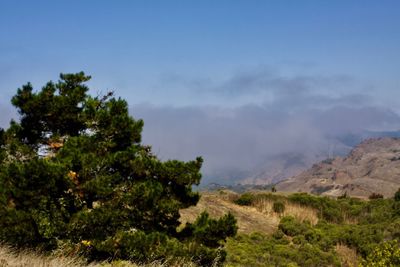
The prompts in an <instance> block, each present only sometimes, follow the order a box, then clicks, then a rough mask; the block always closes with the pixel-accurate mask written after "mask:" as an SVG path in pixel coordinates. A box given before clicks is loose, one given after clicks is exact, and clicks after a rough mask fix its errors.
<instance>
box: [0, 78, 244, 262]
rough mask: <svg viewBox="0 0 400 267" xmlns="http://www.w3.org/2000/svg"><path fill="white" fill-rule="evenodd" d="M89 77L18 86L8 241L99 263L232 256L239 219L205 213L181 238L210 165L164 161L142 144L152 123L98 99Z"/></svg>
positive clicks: (7, 193)
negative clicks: (229, 247) (230, 241)
mask: <svg viewBox="0 0 400 267" xmlns="http://www.w3.org/2000/svg"><path fill="white" fill-rule="evenodd" d="M89 79H90V76H86V75H85V74H84V73H83V72H80V73H76V74H61V75H60V80H59V81H58V82H56V83H54V82H48V83H47V84H46V85H45V86H44V87H43V88H42V89H41V90H40V91H37V92H35V91H34V90H33V87H32V85H31V84H29V83H28V84H26V85H24V86H22V88H20V89H18V91H17V93H16V95H15V96H14V97H13V98H12V104H13V105H14V106H15V107H16V108H17V110H18V112H19V114H20V120H19V121H18V122H17V121H11V123H10V127H9V128H8V129H6V130H1V131H0V241H2V242H7V243H9V244H12V245H15V246H20V247H40V248H41V249H47V250H52V249H55V248H57V247H60V246H64V247H69V248H70V249H71V250H74V251H79V252H82V253H84V255H86V256H87V257H88V258H89V259H90V260H99V259H101V260H102V259H107V258H110V257H113V258H121V259H135V260H139V261H152V260H163V259H166V258H167V257H170V256H179V257H189V258H192V259H194V260H195V261H197V262H198V263H200V264H201V265H210V264H212V262H213V261H215V259H216V258H218V259H220V262H222V261H223V259H224V255H225V254H224V252H223V250H222V249H221V241H223V240H225V239H226V238H227V237H229V236H233V235H235V234H236V231H237V227H236V220H235V218H234V217H233V216H232V215H231V214H227V215H225V216H224V217H222V218H220V219H219V220H214V219H211V218H210V217H209V216H208V214H206V213H203V214H202V215H201V216H200V217H199V218H198V220H197V221H195V222H194V223H192V224H187V225H186V226H184V227H183V229H181V230H180V231H178V230H177V229H178V226H179V225H180V222H179V217H180V215H179V210H180V209H182V208H187V207H189V206H192V205H195V204H196V203H197V202H198V200H199V194H198V193H197V192H194V191H193V190H192V186H193V185H198V184H199V183H200V179H201V174H200V168H201V165H202V162H203V160H202V158H200V157H198V158H196V159H195V160H193V161H188V162H182V161H178V160H168V161H165V162H162V161H160V160H159V159H158V158H157V156H156V155H154V154H153V153H152V151H151V147H150V146H146V145H143V144H141V131H142V128H143V121H142V120H135V119H134V118H132V117H131V116H130V115H129V113H128V104H127V102H126V101H125V100H123V99H121V98H116V97H114V95H113V93H107V94H106V95H104V96H96V97H93V96H91V95H89V94H88V91H89V88H88V87H87V86H86V84H85V83H86V82H87V81H89Z"/></svg>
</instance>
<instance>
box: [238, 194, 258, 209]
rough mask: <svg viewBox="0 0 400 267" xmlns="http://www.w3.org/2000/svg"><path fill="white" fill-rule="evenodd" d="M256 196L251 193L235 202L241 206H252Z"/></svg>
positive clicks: (241, 196) (243, 195)
mask: <svg viewBox="0 0 400 267" xmlns="http://www.w3.org/2000/svg"><path fill="white" fill-rule="evenodd" d="M254 198H255V197H254V195H253V194H251V193H244V194H242V195H240V197H239V198H238V199H236V200H235V201H234V202H235V204H238V205H241V206H250V205H251V204H252V203H253V201H254Z"/></svg>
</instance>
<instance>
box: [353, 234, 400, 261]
mask: <svg viewBox="0 0 400 267" xmlns="http://www.w3.org/2000/svg"><path fill="white" fill-rule="evenodd" d="M361 266H368V267H375V266H376V267H380V266H388V267H394V266H400V244H399V242H398V241H397V240H393V241H386V242H383V243H381V244H379V245H377V246H376V247H375V248H374V249H373V250H372V252H371V253H370V254H369V255H368V256H367V258H366V259H365V260H363V261H362V263H361Z"/></svg>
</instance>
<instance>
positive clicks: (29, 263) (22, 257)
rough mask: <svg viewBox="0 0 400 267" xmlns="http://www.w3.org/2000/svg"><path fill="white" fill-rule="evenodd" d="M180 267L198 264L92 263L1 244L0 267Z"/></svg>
mask: <svg viewBox="0 0 400 267" xmlns="http://www.w3.org/2000/svg"><path fill="white" fill-rule="evenodd" d="M167 266H168V267H178V266H188V267H195V266H196V265H195V264H194V263H192V262H188V261H187V260H183V259H182V260H179V259H172V260H170V261H168V260H167V261H166V262H165V263H161V262H158V261H155V262H152V263H148V264H136V263H133V262H130V261H114V262H112V263H108V262H101V263H90V264H88V263H87V262H86V261H85V260H84V259H81V258H79V257H71V256H69V257H65V256H62V255H61V254H59V253H57V254H55V255H53V256H45V255H41V254H40V253H37V252H33V251H27V250H25V251H17V250H14V249H11V248H10V247H8V246H5V245H0V267H167Z"/></svg>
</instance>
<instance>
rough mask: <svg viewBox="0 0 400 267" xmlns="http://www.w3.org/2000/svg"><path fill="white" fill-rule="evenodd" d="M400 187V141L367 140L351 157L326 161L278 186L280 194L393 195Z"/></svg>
mask: <svg viewBox="0 0 400 267" xmlns="http://www.w3.org/2000/svg"><path fill="white" fill-rule="evenodd" d="M399 187H400V139H399V138H389V137H385V138H374V139H367V140H365V141H363V142H362V143H360V144H359V145H358V146H356V147H355V148H354V149H353V150H352V151H351V152H350V153H349V155H348V156H346V157H343V158H342V157H336V158H333V159H326V160H323V161H321V162H319V163H317V164H314V165H313V166H312V167H311V168H310V169H308V170H307V171H304V172H302V173H301V174H299V175H297V176H293V177H292V178H290V179H288V180H285V181H283V182H281V183H279V184H277V189H278V190H279V191H287V192H310V193H315V194H322V195H331V196H340V195H343V194H348V195H351V196H355V197H363V198H365V197H368V196H370V195H371V194H372V193H379V194H382V195H383V196H385V197H391V196H393V194H394V192H395V191H396V190H397V189H398V188H399Z"/></svg>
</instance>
